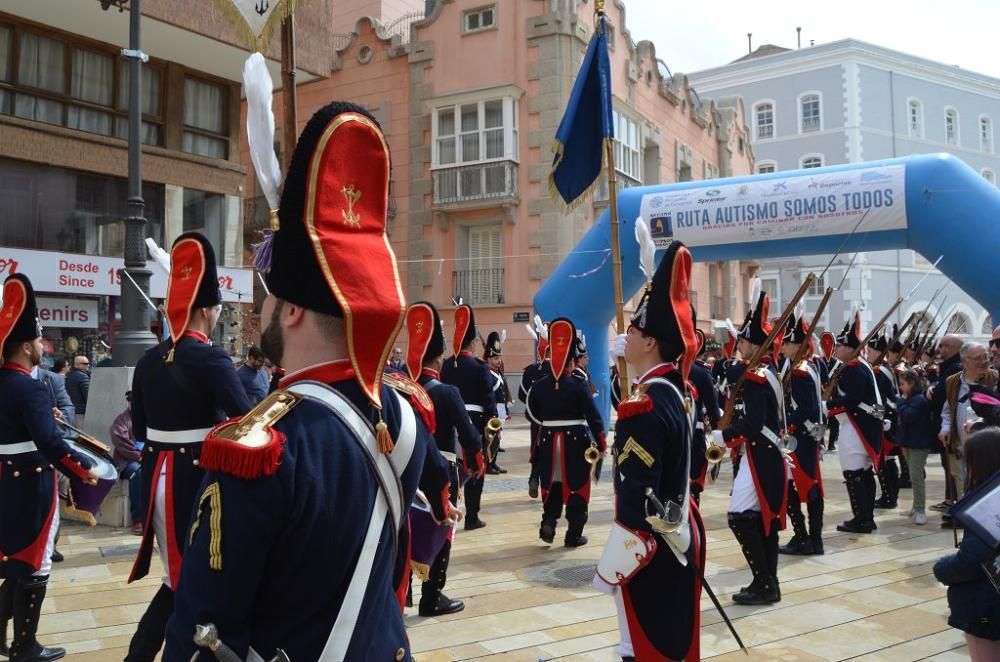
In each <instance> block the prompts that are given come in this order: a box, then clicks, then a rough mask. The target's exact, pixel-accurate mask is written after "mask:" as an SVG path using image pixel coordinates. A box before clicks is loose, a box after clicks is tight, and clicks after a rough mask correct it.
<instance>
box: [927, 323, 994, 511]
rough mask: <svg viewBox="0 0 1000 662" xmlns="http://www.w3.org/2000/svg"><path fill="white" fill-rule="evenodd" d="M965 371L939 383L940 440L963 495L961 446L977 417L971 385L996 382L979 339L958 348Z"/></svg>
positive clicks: (963, 461) (952, 474) (949, 467)
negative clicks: (940, 395) (941, 399)
mask: <svg viewBox="0 0 1000 662" xmlns="http://www.w3.org/2000/svg"><path fill="white" fill-rule="evenodd" d="M959 357H960V359H961V363H962V371H961V372H959V373H956V374H954V375H951V376H950V377H948V379H947V380H946V381H944V382H943V383H942V382H939V383H938V390H940V391H941V392H942V393H943V394H944V399H945V403H944V405H943V407H942V409H941V432H940V433H939V434H938V439H940V440H941V443H942V444H943V445H944V448H945V455H946V457H947V460H948V465H947V466H948V473H949V474H950V475H951V477H952V479H953V480H954V481H955V484H956V486H957V489H958V492H957V495H956V498H960V497H961V496H962V494H964V492H965V471H966V467H965V458H964V455H963V452H962V448H963V446H964V444H965V440H966V438H967V437H968V436H969V432H968V426H967V425H966V424H967V423H969V422H971V421H972V420H974V419H975V418H976V415H975V413H974V412H973V411H972V406H971V401H970V399H969V395H970V391H969V385H970V384H982V385H984V386H987V387H989V388H991V389H993V388H996V385H997V371H996V370H993V369H992V368H990V360H989V354H987V352H986V347H985V346H984V345H983V344H981V343H977V342H968V343H965V344H964V345H962V349H961V350H960V351H959ZM941 526H942V527H945V528H952V527H954V526H956V525H955V524H954V522H953V521H952V520H951V518H950V517H948V516H945V520H944V522H943V523H942V524H941Z"/></svg>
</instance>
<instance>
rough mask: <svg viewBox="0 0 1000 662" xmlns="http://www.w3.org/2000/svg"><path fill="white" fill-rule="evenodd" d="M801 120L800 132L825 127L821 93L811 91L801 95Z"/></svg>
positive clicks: (818, 129)
mask: <svg viewBox="0 0 1000 662" xmlns="http://www.w3.org/2000/svg"><path fill="white" fill-rule="evenodd" d="M799 122H800V123H799V131H800V133H808V132H810V131H820V130H821V129H822V128H823V118H822V115H821V114H820V100H819V94H816V93H809V94H803V95H802V96H801V97H799Z"/></svg>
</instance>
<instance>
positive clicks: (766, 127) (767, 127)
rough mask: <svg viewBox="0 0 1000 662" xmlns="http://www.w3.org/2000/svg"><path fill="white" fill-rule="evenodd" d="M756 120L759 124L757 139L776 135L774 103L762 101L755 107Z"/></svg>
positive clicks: (765, 138)
mask: <svg viewBox="0 0 1000 662" xmlns="http://www.w3.org/2000/svg"><path fill="white" fill-rule="evenodd" d="M754 120H755V122H756V124H757V140H767V139H769V138H773V137H774V103H773V102H771V101H761V102H760V103H758V104H757V105H756V106H755V108H754Z"/></svg>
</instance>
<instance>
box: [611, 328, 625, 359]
mask: <svg viewBox="0 0 1000 662" xmlns="http://www.w3.org/2000/svg"><path fill="white" fill-rule="evenodd" d="M626 344H628V335H627V334H624V333H619V334H618V335H617V336H615V345H614V347H612V348H611V353H612V354H613V355H614V356H616V357H619V356H625V345H626Z"/></svg>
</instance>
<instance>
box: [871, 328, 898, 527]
mask: <svg viewBox="0 0 1000 662" xmlns="http://www.w3.org/2000/svg"><path fill="white" fill-rule="evenodd" d="M890 340H891V339H890V338H887V337H886V336H885V333H878V334H876V335H875V337H873V338H872V339H871V340H869V341H868V348H867V350H868V363H869V364H870V365H871V367H872V369H873V370H874V371H875V382H876V383H877V384H878V390H879V395H881V396H882V403H883V406H884V409H883V420H884V421H888V423H883V428H885V430H884V432H885V433H884V435H883V436H882V451H881V452H880V453H879V464H878V470H877V471H876V473H875V475H876V477H877V478H878V484H879V487H880V488H881V490H882V496H880V497H879V498H878V499H876V500H875V507H876V508H885V509H890V510H891V509H893V508H895V507H896V506H897V504H898V503H899V466H897V464H896V458H895V455H896V453H898V451H897V449H896V445H895V444H894V443H893V440H894V439H895V438H896V401H897V400H898V399H899V384H898V383H897V381H896V373H895V371H894V370H893V369H892V364H891V363H890V362H889V361H888V360H887V359H888V352H889V341H890ZM879 356H882V359H881V360H879V361H878V363H877V364H876V363H875V361H876V359H878V358H879Z"/></svg>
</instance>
